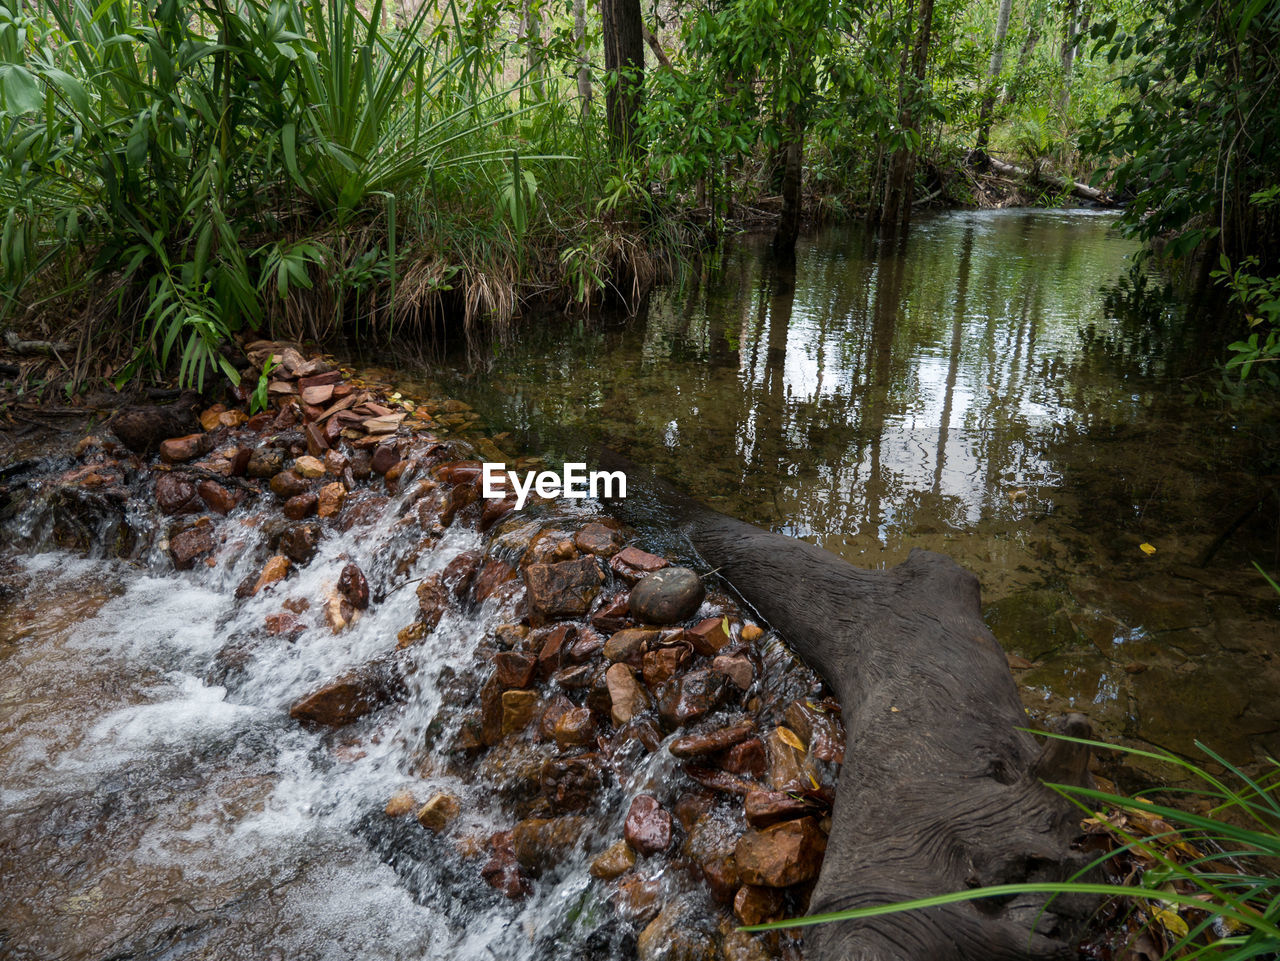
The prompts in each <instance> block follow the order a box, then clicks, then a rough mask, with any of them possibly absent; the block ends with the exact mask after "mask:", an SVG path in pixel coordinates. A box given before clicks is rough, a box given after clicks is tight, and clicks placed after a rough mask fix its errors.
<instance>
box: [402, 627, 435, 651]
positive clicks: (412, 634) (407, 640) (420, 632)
mask: <svg viewBox="0 0 1280 961" xmlns="http://www.w3.org/2000/svg"><path fill="white" fill-rule="evenodd" d="M426 636H427V625H426V624H423V623H422V621H414V622H413V623H412V624H406V625H405V626H404V627H402V628H400V630H398V631H396V648H397V650H404V649H405V648H406V647H412V646H413V645H414V644H418V643H420V642H421V641H422V640H423V638H425V637H426Z"/></svg>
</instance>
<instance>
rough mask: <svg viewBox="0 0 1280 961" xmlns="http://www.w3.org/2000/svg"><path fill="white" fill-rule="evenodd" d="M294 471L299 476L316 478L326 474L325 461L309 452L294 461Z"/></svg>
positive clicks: (310, 478)
mask: <svg viewBox="0 0 1280 961" xmlns="http://www.w3.org/2000/svg"><path fill="white" fill-rule="evenodd" d="M293 472H294V473H295V474H297V475H298V476H299V477H305V478H307V479H308V480H315V479H316V478H317V477H323V476H324V475H325V468H324V463H323V462H322V461H321V460H320V459H319V458H318V457H312V456H311V455H310V454H307V455H306V456H304V457H299V458H298V459H297V460H295V461H294V462H293Z"/></svg>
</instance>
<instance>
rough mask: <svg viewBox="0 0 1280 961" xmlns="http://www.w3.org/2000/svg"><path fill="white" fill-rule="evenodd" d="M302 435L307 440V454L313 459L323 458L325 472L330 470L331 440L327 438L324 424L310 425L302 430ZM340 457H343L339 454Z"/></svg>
mask: <svg viewBox="0 0 1280 961" xmlns="http://www.w3.org/2000/svg"><path fill="white" fill-rule="evenodd" d="M302 433H303V434H304V435H305V436H306V438H307V453H308V454H310V455H311V456H312V457H323V458H324V465H325V470H328V469H329V457H328V455H329V453H330V451H329V448H330V446H331V445H330V444H329V438H328V437H327V436H325V432H324V426H323V425H322V424H308V425H307V426H306V427H304V428H303V429H302ZM338 456H339V457H341V456H342V455H341V454H339V455H338Z"/></svg>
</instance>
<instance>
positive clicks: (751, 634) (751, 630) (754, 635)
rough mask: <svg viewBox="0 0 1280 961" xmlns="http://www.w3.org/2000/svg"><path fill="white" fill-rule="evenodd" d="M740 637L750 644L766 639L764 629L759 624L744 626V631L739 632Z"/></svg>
mask: <svg viewBox="0 0 1280 961" xmlns="http://www.w3.org/2000/svg"><path fill="white" fill-rule="evenodd" d="M738 636H739V637H741V638H742V639H743V640H744V641H746V642H747V643H748V644H750V643H753V642H754V641H758V640H760V638H762V637H764V629H763V628H761V627H760V625H758V624H743V625H742V630H741V631H739V632H738Z"/></svg>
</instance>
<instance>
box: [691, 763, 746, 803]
mask: <svg viewBox="0 0 1280 961" xmlns="http://www.w3.org/2000/svg"><path fill="white" fill-rule="evenodd" d="M683 770H684V773H685V774H687V775H689V778H690V779H691V780H693V781H695V782H697V783H698V784H701V785H702V786H703V787H706V788H710V789H711V790H713V791H722V792H724V793H725V794H736V795H738V796H739V797H746V796H747V795H748V794H750V793H751V792H752V791H756V790H759V788H758V787H757V785H755V784H752V783H751V782H750V781H744V780H743V779H742V778H740V777H736V776H735V775H733V774H730V773H729V772H727V771H719V770H716V769H715V768H710V767H705V766H704V765H701V764H685V765H684V766H683Z"/></svg>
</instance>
